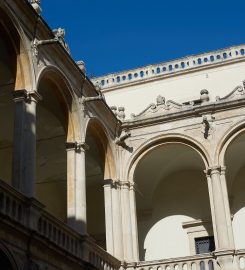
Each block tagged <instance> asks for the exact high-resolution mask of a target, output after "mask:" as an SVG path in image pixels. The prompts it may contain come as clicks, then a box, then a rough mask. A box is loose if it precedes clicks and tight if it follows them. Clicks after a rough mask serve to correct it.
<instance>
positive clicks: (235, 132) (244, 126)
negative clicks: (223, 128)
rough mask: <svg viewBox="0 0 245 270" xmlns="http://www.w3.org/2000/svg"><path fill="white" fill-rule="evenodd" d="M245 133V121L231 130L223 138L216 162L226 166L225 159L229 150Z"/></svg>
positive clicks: (216, 153) (217, 149) (217, 151)
mask: <svg viewBox="0 0 245 270" xmlns="http://www.w3.org/2000/svg"><path fill="white" fill-rule="evenodd" d="M244 131H245V121H244V120H242V121H239V122H238V123H236V124H234V125H233V126H231V127H230V128H229V130H228V131H227V132H226V133H225V135H224V136H223V137H222V138H221V140H220V142H219V144H218V146H217V148H216V151H215V162H216V163H217V164H219V165H221V166H224V165H225V162H224V157H225V153H226V150H227V148H228V147H229V145H230V144H231V143H232V141H234V140H235V139H236V138H237V137H238V136H239V135H240V134H241V133H243V132H244Z"/></svg>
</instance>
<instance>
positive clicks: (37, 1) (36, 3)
mask: <svg viewBox="0 0 245 270" xmlns="http://www.w3.org/2000/svg"><path fill="white" fill-rule="evenodd" d="M30 3H31V5H32V7H33V8H34V9H35V11H36V12H37V14H38V15H39V14H41V12H42V9H41V7H40V4H41V0H30Z"/></svg>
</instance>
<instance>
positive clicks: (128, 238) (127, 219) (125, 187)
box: [121, 182, 134, 261]
mask: <svg viewBox="0 0 245 270" xmlns="http://www.w3.org/2000/svg"><path fill="white" fill-rule="evenodd" d="M129 188H130V184H129V182H121V205H122V226H123V247H124V260H126V261H133V260H134V256H133V237H132V229H133V228H132V222H131V211H130V198H129Z"/></svg>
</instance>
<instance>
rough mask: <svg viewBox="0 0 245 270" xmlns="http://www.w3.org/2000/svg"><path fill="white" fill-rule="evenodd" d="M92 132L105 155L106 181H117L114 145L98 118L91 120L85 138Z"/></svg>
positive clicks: (87, 125)
mask: <svg viewBox="0 0 245 270" xmlns="http://www.w3.org/2000/svg"><path fill="white" fill-rule="evenodd" d="M89 130H90V131H91V132H92V135H93V136H94V137H95V139H97V140H98V142H99V144H100V146H99V150H100V151H101V154H102V155H104V163H105V167H104V179H115V178H116V164H115V159H114V154H113V150H112V143H111V139H110V135H109V133H108V131H107V129H106V128H105V127H104V125H103V124H102V123H101V121H100V120H98V119H97V118H95V117H94V118H91V119H89V121H88V122H87V124H86V129H85V138H86V137H87V134H88V131H89Z"/></svg>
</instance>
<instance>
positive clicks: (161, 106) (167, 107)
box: [131, 95, 184, 120]
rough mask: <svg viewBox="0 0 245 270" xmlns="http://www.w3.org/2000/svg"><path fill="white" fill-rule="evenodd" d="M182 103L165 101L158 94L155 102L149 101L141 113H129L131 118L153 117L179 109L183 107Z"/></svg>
mask: <svg viewBox="0 0 245 270" xmlns="http://www.w3.org/2000/svg"><path fill="white" fill-rule="evenodd" d="M183 106H184V105H183V104H180V103H177V102H175V101H172V100H168V101H167V102H165V98H164V97H163V96H160V95H159V96H158V97H157V98H156V104H155V103H151V104H150V105H149V106H147V107H146V109H144V110H143V111H142V112H141V113H139V114H137V115H135V114H131V117H132V118H133V120H140V119H143V118H148V117H155V116H157V115H161V114H164V113H169V112H171V113H173V112H176V111H180V110H182V109H183Z"/></svg>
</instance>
